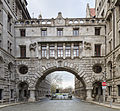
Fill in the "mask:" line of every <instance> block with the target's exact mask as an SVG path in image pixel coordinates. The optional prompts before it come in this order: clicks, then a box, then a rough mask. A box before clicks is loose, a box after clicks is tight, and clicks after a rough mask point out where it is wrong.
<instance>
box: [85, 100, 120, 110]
mask: <svg viewBox="0 0 120 111" xmlns="http://www.w3.org/2000/svg"><path fill="white" fill-rule="evenodd" d="M86 102H88V103H93V104H97V105H100V106H104V107H108V108H112V109H120V107H118V106H115V105H109V104H104V103H98V102H94V101H86Z"/></svg>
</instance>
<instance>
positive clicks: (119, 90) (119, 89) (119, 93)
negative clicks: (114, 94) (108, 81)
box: [118, 85, 120, 96]
mask: <svg viewBox="0 0 120 111" xmlns="http://www.w3.org/2000/svg"><path fill="white" fill-rule="evenodd" d="M118 96H120V85H118Z"/></svg>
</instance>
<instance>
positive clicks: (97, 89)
mask: <svg viewBox="0 0 120 111" xmlns="http://www.w3.org/2000/svg"><path fill="white" fill-rule="evenodd" d="M92 97H93V98H94V101H99V102H101V101H103V90H102V83H101V81H96V82H95V83H94V84H93V90H92Z"/></svg>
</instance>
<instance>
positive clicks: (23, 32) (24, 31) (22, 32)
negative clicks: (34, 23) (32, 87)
mask: <svg viewBox="0 0 120 111" xmlns="http://www.w3.org/2000/svg"><path fill="white" fill-rule="evenodd" d="M25 35H26V30H25V29H20V36H21V37H25Z"/></svg>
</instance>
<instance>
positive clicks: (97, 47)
mask: <svg viewBox="0 0 120 111" xmlns="http://www.w3.org/2000/svg"><path fill="white" fill-rule="evenodd" d="M95 56H101V44H95Z"/></svg>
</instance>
